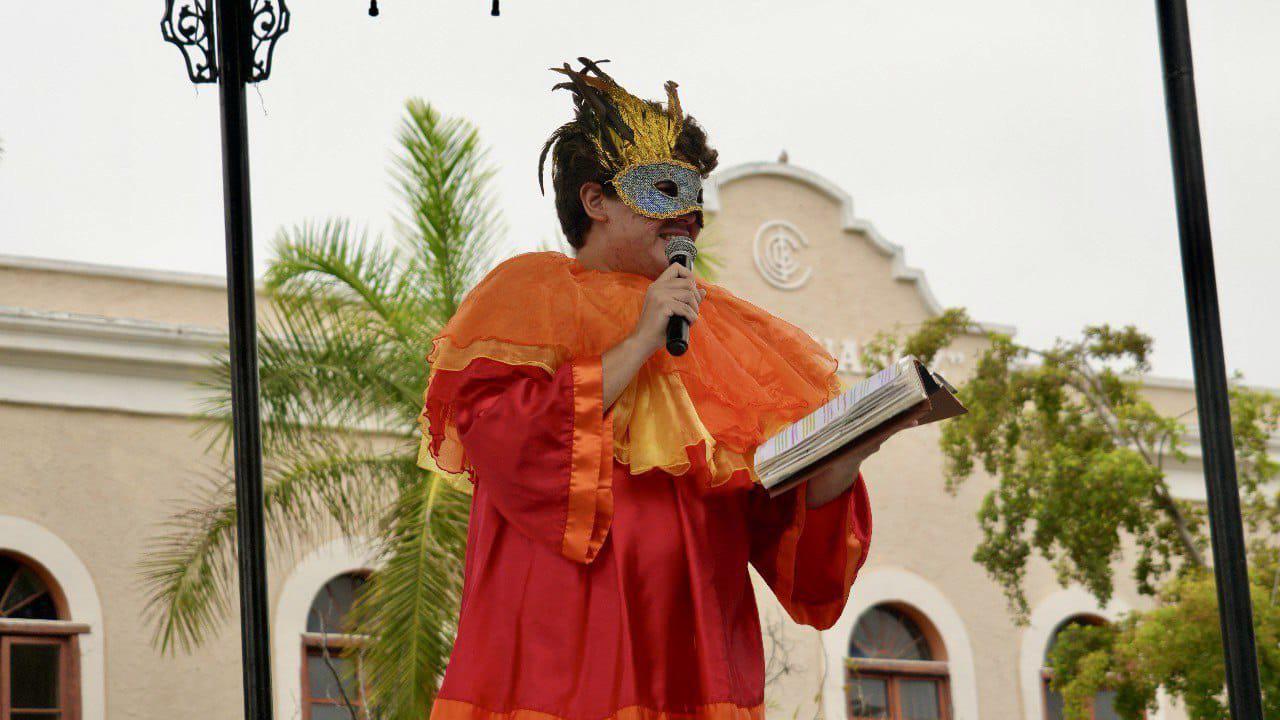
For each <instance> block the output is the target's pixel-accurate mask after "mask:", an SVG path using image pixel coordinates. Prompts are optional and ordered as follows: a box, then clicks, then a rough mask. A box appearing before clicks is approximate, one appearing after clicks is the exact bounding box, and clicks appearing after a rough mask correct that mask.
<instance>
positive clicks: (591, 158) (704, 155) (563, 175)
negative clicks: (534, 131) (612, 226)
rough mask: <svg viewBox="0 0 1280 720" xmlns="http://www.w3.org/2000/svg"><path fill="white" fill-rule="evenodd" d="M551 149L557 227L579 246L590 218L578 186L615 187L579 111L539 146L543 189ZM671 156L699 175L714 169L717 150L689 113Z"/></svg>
mask: <svg viewBox="0 0 1280 720" xmlns="http://www.w3.org/2000/svg"><path fill="white" fill-rule="evenodd" d="M645 102H647V103H648V104H649V105H650V106H651V107H653V108H654V109H655V110H657V111H659V112H661V111H662V106H661V105H660V104H659V103H657V102H656V101H653V100H647V101H645ZM548 150H550V151H551V186H552V188H553V189H554V190H555V194H556V215H558V216H559V217H560V229H561V230H563V231H564V235H565V238H566V239H568V241H569V244H570V245H571V246H573V248H574V249H575V250H579V249H581V248H582V245H583V243H585V242H586V237H587V229H588V228H590V227H591V218H590V217H588V216H587V211H586V210H584V209H583V207H582V201H581V200H579V198H578V190H579V189H580V188H581V187H582V186H583V185H584V184H585V183H589V182H597V183H600V184H601V185H603V186H604V193H605V194H606V195H608V196H609V197H617V196H618V193H617V190H615V189H614V187H613V185H612V184H611V183H610V182H609V179H610V174H609V171H608V170H606V169H605V167H604V164H603V163H601V162H600V157H599V153H598V152H597V151H596V147H595V145H594V144H592V142H591V137H590V136H589V135H588V133H587V130H586V125H585V124H584V123H583V122H582V111H581V110H579V111H578V114H577V117H575V118H574V119H573V120H572V121H570V122H567V123H565V124H564V125H561V126H560V127H559V128H557V129H556V131H555V132H554V133H551V137H550V138H548V139H547V143H546V144H545V145H543V146H542V156H541V157H540V158H539V159H538V186H539V187H540V188H542V191H543V193H544V194H545V193H546V187H545V186H544V185H543V184H542V166H543V163H544V161H545V160H546V158H547V151H548ZM675 156H676V158H677V159H679V160H683V161H685V162H687V163H689V164H691V165H693V166H694V167H696V168H698V172H699V174H701V175H702V177H704V178H705V177H707V176H708V175H710V174H711V171H712V170H715V169H716V163H717V161H718V160H717V158H718V157H719V153H717V152H716V151H715V150H714V149H713V148H712V147H711V146H710V145H708V144H707V133H706V131H704V130H703V129H702V126H701V125H699V124H698V121H697V120H694V119H693V116H691V115H685V116H684V125H683V126H682V128H681V130H680V135H679V137H677V138H676V147H675Z"/></svg>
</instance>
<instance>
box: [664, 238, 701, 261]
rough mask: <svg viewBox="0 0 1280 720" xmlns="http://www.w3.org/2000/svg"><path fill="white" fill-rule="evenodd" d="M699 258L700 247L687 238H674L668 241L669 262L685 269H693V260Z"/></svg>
mask: <svg viewBox="0 0 1280 720" xmlns="http://www.w3.org/2000/svg"><path fill="white" fill-rule="evenodd" d="M696 257H698V246H697V245H694V244H693V241H692V240H690V239H689V238H687V237H673V238H670V239H668V240H667V262H673V263H676V262H678V263H680V264H681V265H684V266H685V267H693V259H694V258H696Z"/></svg>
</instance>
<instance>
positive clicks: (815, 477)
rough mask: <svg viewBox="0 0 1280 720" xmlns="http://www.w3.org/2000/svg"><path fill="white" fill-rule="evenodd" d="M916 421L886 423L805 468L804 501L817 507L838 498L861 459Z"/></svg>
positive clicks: (907, 417) (858, 468) (913, 418)
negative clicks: (805, 486)
mask: <svg viewBox="0 0 1280 720" xmlns="http://www.w3.org/2000/svg"><path fill="white" fill-rule="evenodd" d="M919 422H920V419H919V418H918V417H912V416H910V415H908V416H904V417H902V418H901V419H898V420H895V421H893V422H889V423H886V424H885V425H884V426H883V427H881V428H878V429H877V430H876V431H875V432H873V433H871V434H869V435H867V436H866V437H864V438H859V440H858V442H856V443H852V444H850V445H849V446H847V447H845V448H842V449H840V450H837V451H836V452H834V453H831V454H830V455H828V456H826V457H825V458H823V459H821V460H819V461H818V462H816V463H814V464H813V465H811V466H809V467H808V468H805V469H804V471H803V472H802V473H801V477H802V479H804V480H807V481H808V485H807V488H808V490H807V491H806V495H805V504H806V505H807V506H809V507H818V506H819V505H825V504H826V503H828V502H830V501H831V500H832V499H834V498H836V497H838V496H839V495H840V493H842V492H844V491H845V490H846V489H848V487H849V486H850V485H852V484H853V481H854V480H855V479H857V477H858V473H859V472H860V471H861V469H862V461H863V460H866V459H867V458H869V457H871V456H872V455H874V454H875V453H876V451H877V450H879V449H880V445H882V444H883V443H884V441H885V440H888V439H889V438H890V437H891V436H892V435H893V434H894V433H896V432H898V431H899V430H906V429H907V428H909V427H915V426H916V425H917V424H918V423H919Z"/></svg>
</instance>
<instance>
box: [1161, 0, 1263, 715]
mask: <svg viewBox="0 0 1280 720" xmlns="http://www.w3.org/2000/svg"><path fill="white" fill-rule="evenodd" d="M1156 15H1157V19H1158V22H1159V25H1160V57H1161V60H1162V61H1163V64H1164V96H1165V109H1166V111H1167V113H1168V121H1169V147H1170V152H1171V154H1172V156H1173V180H1174V187H1175V191H1176V196H1177V205H1178V235H1179V237H1180V239H1181V245H1182V281H1183V284H1184V286H1185V288H1186V295H1187V320H1188V322H1189V324H1190V326H1191V350H1192V358H1193V360H1194V364H1195V376H1196V410H1197V412H1198V414H1199V419H1200V445H1201V449H1202V451H1203V453H1204V480H1205V486H1206V488H1207V489H1208V494H1209V529H1210V531H1211V534H1212V537H1213V571H1214V575H1215V577H1216V579H1217V586H1218V620H1219V623H1220V625H1221V628H1222V645H1223V654H1224V655H1225V657H1226V665H1227V696H1228V699H1229V701H1230V703H1231V717H1233V718H1235V719H1236V720H1255V719H1256V720H1262V694H1261V688H1260V686H1259V683H1258V656H1257V648H1256V646H1255V643H1254V637H1253V608H1252V606H1251V604H1250V601H1249V577H1248V564H1247V561H1246V558H1245V545H1244V529H1243V527H1242V525H1241V521H1240V497H1239V490H1238V488H1237V485H1236V460H1235V449H1234V447H1233V443H1232V438H1231V411H1230V405H1229V404H1228V396H1227V374H1226V367H1225V363H1224V362H1223V357H1222V327H1221V326H1220V324H1219V318H1218V288H1217V282H1216V280H1215V279H1214V269H1213V243H1212V240H1211V239H1210V236H1209V203H1208V201H1207V199H1206V197H1205V185H1204V162H1203V158H1202V156H1201V153H1200V122H1199V119H1198V117H1197V110H1196V87H1195V79H1194V77H1193V76H1192V69H1191V33H1190V29H1189V26H1188V24H1187V5H1186V0H1156Z"/></svg>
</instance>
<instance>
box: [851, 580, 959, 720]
mask: <svg viewBox="0 0 1280 720" xmlns="http://www.w3.org/2000/svg"><path fill="white" fill-rule="evenodd" d="M867 610H886V611H889V612H892V613H896V614H899V615H902V616H903V617H904V618H905V619H907V620H909V621H910V622H912V623H913V624H914V625H915V626H916V629H917V630H919V632H920V634H921V636H922V637H923V638H924V641H925V645H926V646H927V647H928V650H929V656H930V657H931V658H936V659H934V660H891V659H886V658H861V657H848V656H846V657H845V661H844V664H845V670H844V672H845V682H844V687H843V689H844V707H845V711H844V715H845V718H846V720H853V718H854V716H853V715H852V714H851V712H850V709H851V704H852V698H850V690H851V689H852V685H853V680H854V678H855V677H867V678H874V679H879V680H884V681H885V701H886V703H887V704H888V717H889V720H900V719H901V717H902V697H901V694H900V683H901V681H903V680H932V681H933V682H934V683H935V684H936V685H937V688H938V713H939V714H938V717H939V718H940V719H941V720H951V718H952V717H953V716H954V715H955V708H954V707H953V704H952V703H953V701H952V699H951V668H950V665H949V664H948V662H947V648H946V646H945V645H943V643H942V636H941V635H939V634H938V630H937V628H935V627H934V626H933V623H932V622H930V621H929V618H928V617H927V616H926V615H925V614H924V613H922V612H920V611H919V610H917V609H916V608H914V607H912V606H910V605H907V604H905V603H899V602H886V603H878V604H876V605H873V606H871V607H869V608H867ZM865 613H866V611H864V615H865ZM862 621H863V617H859V618H858V620H857V621H855V622H854V624H853V628H852V629H850V631H849V642H848V645H849V646H852V644H853V636H854V634H855V633H856V632H857V631H858V625H859V624H860V623H861V622H862ZM846 652H849V650H846Z"/></svg>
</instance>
